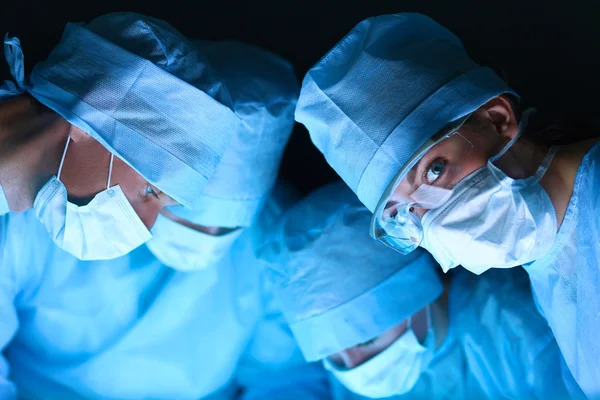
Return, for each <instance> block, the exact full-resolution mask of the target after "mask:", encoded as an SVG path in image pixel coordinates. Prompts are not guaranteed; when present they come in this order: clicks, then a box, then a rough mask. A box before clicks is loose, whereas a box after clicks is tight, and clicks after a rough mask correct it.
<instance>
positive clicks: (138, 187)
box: [110, 157, 161, 229]
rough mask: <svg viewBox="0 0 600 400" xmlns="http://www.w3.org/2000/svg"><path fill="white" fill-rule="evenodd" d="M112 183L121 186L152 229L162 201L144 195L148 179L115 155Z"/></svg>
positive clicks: (140, 215) (144, 221)
mask: <svg viewBox="0 0 600 400" xmlns="http://www.w3.org/2000/svg"><path fill="white" fill-rule="evenodd" d="M110 185H111V186H115V185H119V186H120V187H121V190H123V193H125V197H127V200H129V203H130V204H131V206H132V207H133V209H134V210H135V212H136V213H137V215H138V216H139V217H140V219H141V220H142V222H143V223H144V225H145V226H146V227H147V228H148V229H150V228H151V227H152V226H153V225H154V222H156V218H157V216H158V212H159V211H160V208H161V202H160V200H158V199H156V198H154V197H153V196H148V195H144V190H145V189H146V185H147V182H146V180H145V179H144V178H143V177H142V176H141V175H140V174H138V173H137V172H135V171H134V170H133V169H132V168H131V167H130V166H128V165H127V164H125V163H124V162H123V161H121V160H120V159H118V158H116V157H115V159H114V162H113V172H112V177H111V182H110Z"/></svg>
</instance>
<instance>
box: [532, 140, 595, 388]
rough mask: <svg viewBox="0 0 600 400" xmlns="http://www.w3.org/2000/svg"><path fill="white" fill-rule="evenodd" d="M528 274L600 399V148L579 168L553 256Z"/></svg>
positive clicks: (584, 382) (573, 361)
mask: <svg viewBox="0 0 600 400" xmlns="http://www.w3.org/2000/svg"><path fill="white" fill-rule="evenodd" d="M525 269H526V270H527V272H528V273H529V276H530V278H531V286H532V288H533V291H534V294H535V297H536V301H537V304H538V306H539V309H540V312H541V313H542V314H543V315H544V316H545V317H546V319H547V320H548V323H549V325H550V327H551V328H552V331H553V332H554V335H555V336H556V341H557V342H558V345H559V347H560V350H561V352H562V354H563V356H564V358H565V361H566V364H567V365H568V367H569V369H570V371H571V373H572V374H573V376H574V377H575V380H576V381H577V383H578V384H579V386H580V387H581V389H583V391H584V392H585V394H586V395H587V396H588V397H589V398H600V144H598V143H597V144H596V145H595V146H594V147H593V148H592V149H591V150H590V151H589V152H588V154H587V155H586V156H585V157H584V159H583V161H582V163H581V166H580V167H579V171H578V173H577V177H576V180H575V186H574V188H573V194H572V196H571V200H570V202H569V206H568V208H567V212H566V214H565V218H564V220H563V223H562V225H561V227H560V229H559V230H558V234H557V237H556V240H555V243H554V246H553V247H552V249H551V250H550V253H549V254H548V255H546V256H545V257H544V258H542V259H540V260H536V261H534V262H533V263H531V264H529V265H527V266H525Z"/></svg>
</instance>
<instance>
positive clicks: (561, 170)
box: [540, 139, 598, 228]
mask: <svg viewBox="0 0 600 400" xmlns="http://www.w3.org/2000/svg"><path fill="white" fill-rule="evenodd" d="M597 141H598V139H591V140H586V141H583V142H577V143H573V144H570V145H567V146H563V147H561V148H560V149H559V150H558V152H557V153H556V156H555V157H554V160H553V161H552V163H551V164H550V167H549V168H548V172H547V173H546V175H544V177H543V178H542V179H541V180H540V185H542V187H543V188H544V190H546V193H548V196H549V197H550V200H551V201H552V205H554V210H555V211H556V220H557V228H560V226H561V225H562V222H563V220H564V218H565V214H566V212H567V208H568V206H569V202H570V201H571V196H572V195H573V187H574V186H575V178H576V177H577V171H578V170H579V166H580V165H581V161H582V160H583V157H584V156H585V155H586V154H587V152H588V151H589V150H590V148H591V147H592V146H593V145H594V144H595V143H596V142H597Z"/></svg>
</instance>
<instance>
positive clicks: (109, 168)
mask: <svg viewBox="0 0 600 400" xmlns="http://www.w3.org/2000/svg"><path fill="white" fill-rule="evenodd" d="M114 159H115V155H114V154H113V153H110V164H109V166H108V181H107V182H106V189H107V190H108V189H110V178H111V177H112V170H113V160H114Z"/></svg>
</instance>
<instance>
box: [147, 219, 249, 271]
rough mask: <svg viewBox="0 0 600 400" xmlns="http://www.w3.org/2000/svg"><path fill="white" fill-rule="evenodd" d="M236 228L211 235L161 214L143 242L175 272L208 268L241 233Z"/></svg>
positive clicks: (227, 249)
mask: <svg viewBox="0 0 600 400" xmlns="http://www.w3.org/2000/svg"><path fill="white" fill-rule="evenodd" d="M242 231H243V230H242V229H237V230H235V231H233V232H230V233H227V234H225V235H220V236H214V235H208V234H206V233H203V232H200V231H197V230H195V229H192V228H189V227H187V226H185V225H182V224H180V223H177V222H175V221H173V220H171V219H169V218H167V217H165V216H163V215H161V214H159V215H158V218H157V220H156V223H155V224H154V227H153V228H152V234H153V238H152V240H150V241H149V242H148V243H147V244H146V245H147V246H148V249H150V251H151V252H152V253H153V254H154V255H155V256H156V258H158V259H159V260H160V261H161V262H162V263H163V264H165V265H167V266H169V267H171V268H174V269H176V270H179V271H194V270H200V269H206V268H210V267H211V266H214V265H215V264H216V263H217V262H219V261H220V260H221V259H223V257H225V256H226V255H227V254H228V253H229V251H230V250H231V247H232V246H233V243H234V242H235V241H236V239H237V238H238V237H239V236H240V234H241V233H242Z"/></svg>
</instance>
